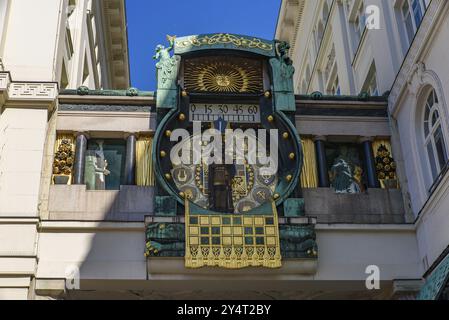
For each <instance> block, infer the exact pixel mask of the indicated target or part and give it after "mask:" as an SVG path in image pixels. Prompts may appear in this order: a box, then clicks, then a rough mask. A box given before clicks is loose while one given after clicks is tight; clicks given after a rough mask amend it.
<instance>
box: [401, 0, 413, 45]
mask: <svg viewBox="0 0 449 320" xmlns="http://www.w3.org/2000/svg"><path fill="white" fill-rule="evenodd" d="M402 16H403V18H404V25H405V30H406V32H407V37H408V42H409V43H410V42H412V39H413V37H414V35H415V30H414V27H413V22H412V15H411V12H410V7H409V4H408V0H405V1H404V4H403V5H402Z"/></svg>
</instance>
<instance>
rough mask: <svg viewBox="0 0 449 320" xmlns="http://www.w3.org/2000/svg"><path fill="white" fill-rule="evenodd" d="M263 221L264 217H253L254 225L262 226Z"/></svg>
mask: <svg viewBox="0 0 449 320" xmlns="http://www.w3.org/2000/svg"><path fill="white" fill-rule="evenodd" d="M264 222H265V219H264V218H255V219H254V224H255V225H256V226H263V225H264Z"/></svg>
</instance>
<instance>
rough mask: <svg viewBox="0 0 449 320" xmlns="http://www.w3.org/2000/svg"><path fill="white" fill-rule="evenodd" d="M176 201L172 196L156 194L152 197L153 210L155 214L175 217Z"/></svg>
mask: <svg viewBox="0 0 449 320" xmlns="http://www.w3.org/2000/svg"><path fill="white" fill-rule="evenodd" d="M177 204H178V202H177V201H176V199H175V198H174V197H171V196H169V197H164V196H156V197H155V198H154V212H155V215H156V216H161V217H166V216H167V217H175V216H176V215H177Z"/></svg>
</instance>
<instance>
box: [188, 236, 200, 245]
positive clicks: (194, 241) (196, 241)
mask: <svg viewBox="0 0 449 320" xmlns="http://www.w3.org/2000/svg"><path fill="white" fill-rule="evenodd" d="M190 244H191V245H195V246H197V245H199V244H200V242H199V238H197V237H190Z"/></svg>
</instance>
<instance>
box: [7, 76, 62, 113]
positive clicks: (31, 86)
mask: <svg viewBox="0 0 449 320" xmlns="http://www.w3.org/2000/svg"><path fill="white" fill-rule="evenodd" d="M57 96H58V84H57V83H56V82H18V81H12V80H11V76H10V74H9V72H0V106H1V107H2V108H3V106H4V107H8V106H14V107H19V106H21V105H22V104H24V103H26V106H27V107H39V108H47V109H49V110H50V109H52V108H53V106H54V105H55V102H56V98H57Z"/></svg>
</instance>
